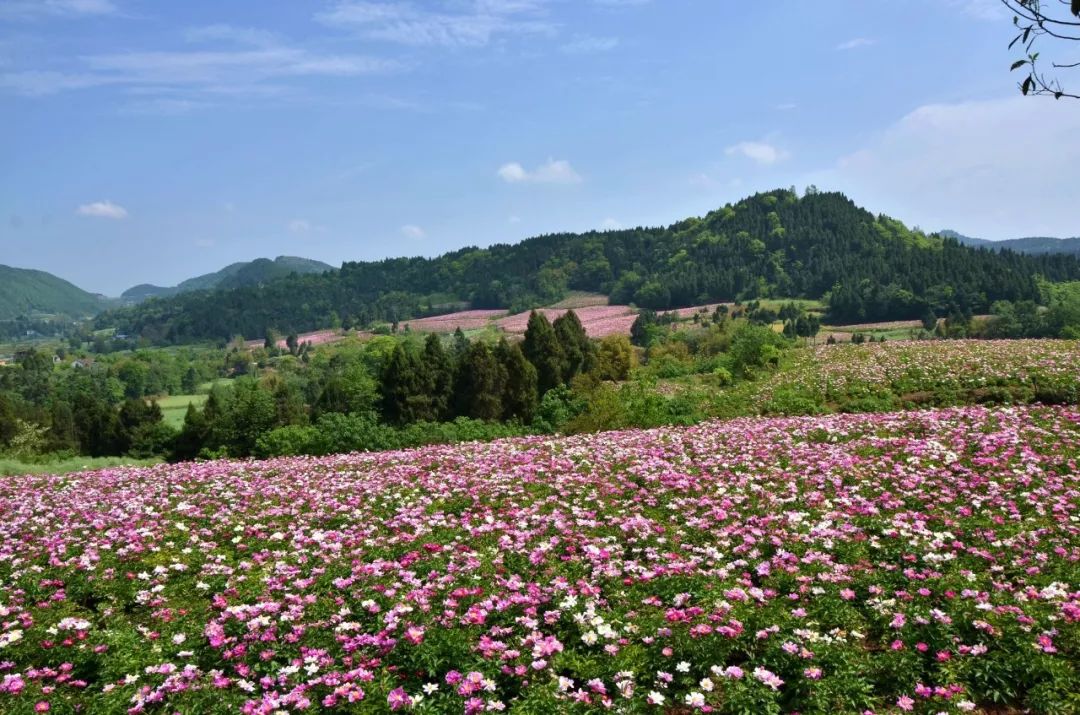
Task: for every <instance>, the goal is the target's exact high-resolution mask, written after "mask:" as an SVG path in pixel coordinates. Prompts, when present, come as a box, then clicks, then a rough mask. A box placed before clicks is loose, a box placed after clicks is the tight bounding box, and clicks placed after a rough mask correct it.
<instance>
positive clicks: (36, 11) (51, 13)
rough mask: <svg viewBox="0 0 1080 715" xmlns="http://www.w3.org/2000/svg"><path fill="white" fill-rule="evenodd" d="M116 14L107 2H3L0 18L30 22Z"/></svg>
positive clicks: (101, 0)
mask: <svg viewBox="0 0 1080 715" xmlns="http://www.w3.org/2000/svg"><path fill="white" fill-rule="evenodd" d="M116 12H118V9H117V7H116V5H114V4H113V3H112V2H110V1H109V0H4V1H3V2H0V18H4V19H14V20H32V19H37V18H45V17H61V18H64V17H68V18H75V17H92V16H95V15H113V14H115V13H116Z"/></svg>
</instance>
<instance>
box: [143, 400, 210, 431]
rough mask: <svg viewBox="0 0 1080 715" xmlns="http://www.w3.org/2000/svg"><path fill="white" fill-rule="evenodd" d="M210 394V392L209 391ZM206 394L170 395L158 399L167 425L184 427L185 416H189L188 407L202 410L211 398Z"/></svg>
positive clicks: (177, 427) (178, 427)
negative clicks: (192, 406)
mask: <svg viewBox="0 0 1080 715" xmlns="http://www.w3.org/2000/svg"><path fill="white" fill-rule="evenodd" d="M208 392H209V391H208ZM208 392H207V393H206V394H197V395H169V396H168V397H159V398H157V400H156V401H157V403H158V407H160V408H161V416H162V418H163V419H164V422H165V424H167V425H169V426H170V427H175V428H176V429H180V428H181V427H182V426H183V425H184V416H185V415H186V414H187V409H188V405H195V407H197V408H199V409H201V408H202V406H203V405H205V404H206V400H207V398H209V396H210V395H209V394H208Z"/></svg>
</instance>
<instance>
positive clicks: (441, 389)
mask: <svg viewBox="0 0 1080 715" xmlns="http://www.w3.org/2000/svg"><path fill="white" fill-rule="evenodd" d="M462 337H464V335H463V336H462ZM423 361H424V370H425V373H426V376H427V380H428V384H427V390H428V394H429V395H430V396H431V417H430V419H433V420H442V419H446V418H447V417H449V415H450V411H451V404H450V401H451V399H452V398H453V394H454V364H453V362H452V361H451V359H450V356H449V355H447V353H446V350H444V349H443V344H442V339H440V338H439V336H438V335H436V334H435V333H431V334H429V335H428V336H427V339H426V340H425V341H424V355H423Z"/></svg>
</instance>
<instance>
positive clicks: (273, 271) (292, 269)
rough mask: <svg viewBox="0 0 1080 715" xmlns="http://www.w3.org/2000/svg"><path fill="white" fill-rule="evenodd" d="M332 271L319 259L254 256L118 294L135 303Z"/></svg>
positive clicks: (330, 267) (331, 267)
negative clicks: (166, 283) (183, 278)
mask: <svg viewBox="0 0 1080 715" xmlns="http://www.w3.org/2000/svg"><path fill="white" fill-rule="evenodd" d="M336 270H337V269H336V268H334V267H333V266H331V265H329V264H326V263H323V262H321V261H315V260H312V259H310V258H300V257H298V256H278V257H277V258H275V259H273V260H270V259H269V258H257V259H255V260H254V261H242V262H240V263H232V264H230V265H228V266H225V267H224V268H222V269H221V270H220V271H215V272H214V273H207V274H205V275H201V276H196V277H194V278H189V279H187V280H186V281H184V282H182V283H180V284H179V285H176V286H173V287H171V288H166V287H162V286H156V285H151V284H149V283H142V284H140V285H137V286H134V287H132V288H128V289H127V290H126V291H124V292H123V293H122V294H121V296H120V297H121V298H122V299H123V300H124V301H125V302H127V303H138V302H141V301H144V300H146V299H147V298H165V297H169V296H173V295H179V294H181V293H190V292H192V291H197V290H213V289H217V288H220V289H222V290H227V289H229V288H242V287H244V286H254V285H259V284H261V283H265V282H267V281H271V280H275V279H277V278H284V277H285V276H288V275H291V274H293V273H298V274H300V275H310V274H320V273H326V272H327V271H336Z"/></svg>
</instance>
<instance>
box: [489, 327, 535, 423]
mask: <svg viewBox="0 0 1080 715" xmlns="http://www.w3.org/2000/svg"><path fill="white" fill-rule="evenodd" d="M495 355H496V357H497V358H498V360H499V363H500V364H501V365H502V367H503V370H505V372H506V387H505V388H504V390H503V395H502V402H503V415H502V416H503V419H507V420H511V419H517V420H519V421H521V422H522V423H523V424H528V423H529V422H532V418H533V415H534V414H535V413H536V405H537V402H538V401H539V394H538V391H537V378H536V368H535V367H533V366H532V363H530V362H529V361H528V360H526V359H525V353H523V352H522V351H521V346H520V345H518V344H516V343H515V344H511V343H510V342H508V341H507V340H506V338H503V339H502V340H500V341H499V344H498V346H497V347H496V348H495Z"/></svg>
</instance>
